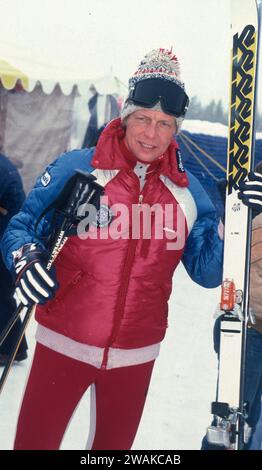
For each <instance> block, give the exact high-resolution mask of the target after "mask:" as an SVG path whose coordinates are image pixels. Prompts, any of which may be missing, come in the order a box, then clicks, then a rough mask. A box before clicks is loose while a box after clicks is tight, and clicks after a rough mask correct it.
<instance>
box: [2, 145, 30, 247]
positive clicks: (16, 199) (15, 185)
mask: <svg viewBox="0 0 262 470" xmlns="http://www.w3.org/2000/svg"><path fill="white" fill-rule="evenodd" d="M24 199H25V193H24V190H23V185H22V180H21V177H20V175H19V173H18V171H17V169H16V167H15V166H14V165H13V163H12V162H11V161H10V160H9V159H8V158H7V157H6V156H5V155H3V154H1V153H0V207H1V208H3V209H5V210H6V211H7V213H6V214H5V215H4V214H3V213H0V240H1V237H2V235H3V233H4V231H5V229H6V227H7V225H8V222H9V220H10V219H11V217H13V216H14V215H15V214H16V213H17V212H18V211H19V210H20V208H21V206H22V204H23V202H24Z"/></svg>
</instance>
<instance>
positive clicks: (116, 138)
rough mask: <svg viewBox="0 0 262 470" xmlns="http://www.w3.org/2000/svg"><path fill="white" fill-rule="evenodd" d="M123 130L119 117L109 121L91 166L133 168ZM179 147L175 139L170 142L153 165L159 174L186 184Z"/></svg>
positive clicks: (176, 182)
mask: <svg viewBox="0 0 262 470" xmlns="http://www.w3.org/2000/svg"><path fill="white" fill-rule="evenodd" d="M124 136H125V131H124V129H123V128H122V126H121V119H120V118H117V119H114V120H113V121H111V122H110V123H109V124H108V125H107V126H106V128H105V129H104V131H103V132H102V134H101V135H100V137H99V139H98V143H97V146H96V149H95V152H94V155H93V158H92V162H91V164H92V166H93V167H94V168H97V169H103V170H122V169H131V168H134V167H135V165H136V163H137V160H136V158H135V157H134V156H133V155H132V154H131V152H129V150H128V149H127V147H126V146H125V144H124ZM179 158H180V153H179V148H178V144H177V142H176V141H175V139H174V140H173V141H172V142H171V144H170V145H169V147H168V148H167V150H166V152H165V153H164V155H162V156H161V157H160V158H159V159H158V160H157V161H155V162H153V164H152V165H153V166H154V168H155V170H156V171H157V172H158V174H159V175H163V176H167V177H168V178H169V179H170V180H171V181H173V183H175V184H177V185H178V186H183V187H186V186H188V184H189V182H188V178H187V174H186V172H185V171H181V169H179V167H178V165H179V163H180V162H179Z"/></svg>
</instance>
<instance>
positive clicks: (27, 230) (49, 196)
mask: <svg viewBox="0 0 262 470" xmlns="http://www.w3.org/2000/svg"><path fill="white" fill-rule="evenodd" d="M93 152H94V149H85V150H73V151H71V152H68V153H64V154H62V155H61V156H59V157H58V159H56V160H55V161H54V162H53V163H52V164H50V165H49V166H48V167H47V169H46V170H45V171H44V173H43V175H41V176H39V177H38V179H37V181H36V184H35V187H34V188H33V189H32V191H31V192H30V193H29V195H28V197H27V199H26V201H25V204H24V206H23V208H22V210H21V211H20V212H19V213H18V214H17V215H16V216H14V217H13V218H12V220H11V221H10V223H9V225H8V228H7V230H6V233H5V235H4V237H3V241H2V253H3V257H4V260H5V263H6V265H7V267H8V269H10V270H11V269H12V266H13V260H12V252H13V251H15V250H17V249H18V248H20V247H21V246H23V245H24V244H26V243H37V244H39V245H41V246H42V247H43V248H44V247H45V244H46V241H47V239H48V236H49V234H50V231H51V227H50V220H51V218H52V211H51V212H50V213H48V214H46V215H45V216H44V217H43V218H42V220H41V221H40V223H39V225H38V227H37V231H35V222H36V220H37V219H38V217H39V215H40V214H41V213H42V212H44V211H45V209H46V208H47V207H48V206H49V205H50V204H51V203H52V202H53V201H54V200H55V199H56V197H57V195H58V194H59V193H60V192H61V191H62V189H63V187H64V185H65V183H66V182H67V181H68V179H69V178H70V177H71V176H72V175H73V174H74V173H75V171H76V169H79V170H82V171H86V172H93V171H94V167H92V165H91V160H92V157H93ZM187 176H188V179H189V187H188V189H189V191H190V193H191V195H192V198H193V200H194V202H195V204H196V208H197V218H196V221H195V222H194V225H193V228H192V230H191V233H190V235H189V237H188V239H187V242H186V247H185V251H184V254H183V257H182V262H183V264H184V266H185V268H186V270H187V272H188V274H189V276H190V277H191V278H192V280H193V281H195V282H196V283H198V284H200V285H201V286H203V287H207V288H212V287H217V286H218V285H219V284H220V283H221V280H222V257H223V242H222V241H221V240H220V238H219V236H218V233H217V226H218V219H217V214H216V211H215V208H214V206H213V204H212V202H211V200H210V199H209V197H208V195H207V194H206V192H205V190H204V189H203V187H202V186H201V184H200V183H199V181H198V180H197V179H196V178H195V177H194V176H193V175H192V174H190V173H189V172H187Z"/></svg>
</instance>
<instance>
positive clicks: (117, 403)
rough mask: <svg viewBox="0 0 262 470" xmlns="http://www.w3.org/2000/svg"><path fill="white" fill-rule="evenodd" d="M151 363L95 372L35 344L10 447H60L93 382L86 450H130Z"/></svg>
mask: <svg viewBox="0 0 262 470" xmlns="http://www.w3.org/2000/svg"><path fill="white" fill-rule="evenodd" d="M153 365H154V361H151V362H148V363H146V364H141V365H137V366H129V367H123V368H117V369H110V370H102V369H96V368H95V367H93V366H90V365H89V364H85V363H83V362H80V361H76V360H74V359H71V358H69V357H66V356H64V355H62V354H59V353H56V352H55V351H52V350H51V349H49V348H46V347H44V346H42V345H40V344H37V346H36V351H35V356H34V360H33V364H32V368H31V372H30V376H29V379H28V383H27V387H26V391H25V395H24V399H23V403H22V407H21V411H20V415H19V420H18V426H17V433H16V438H15V445H14V449H16V450H25V449H27V450H53V449H58V448H59V446H60V443H61V441H62V438H63V435H64V433H65V431H66V428H67V425H68V423H69V421H70V418H71V416H72V414H73V412H74V410H75V408H76V406H77V404H78V402H79V400H80V399H81V397H82V395H83V394H84V393H85V391H86V390H87V388H88V387H89V386H90V385H91V384H94V387H93V391H94V390H95V395H94V394H91V402H93V403H91V411H90V414H91V428H92V429H90V434H91V435H90V438H89V440H90V439H91V441H92V442H91V444H90V447H89V448H92V449H93V450H98V449H101V450H115V449H119V450H120V449H123V450H128V449H130V448H131V446H132V443H133V441H134V438H135V435H136V431H137V428H138V425H139V422H140V419H141V416H142V412H143V408H144V404H145V400H146V394H147V390H148V386H149V382H150V378H151V374H152V369H153ZM94 398H95V400H94ZM83 432H85V429H83ZM91 446H92V447H91Z"/></svg>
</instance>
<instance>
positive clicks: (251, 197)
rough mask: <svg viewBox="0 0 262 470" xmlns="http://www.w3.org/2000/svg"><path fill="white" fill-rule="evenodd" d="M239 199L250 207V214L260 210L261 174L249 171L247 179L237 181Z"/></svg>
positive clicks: (258, 212) (261, 207) (261, 196)
mask: <svg viewBox="0 0 262 470" xmlns="http://www.w3.org/2000/svg"><path fill="white" fill-rule="evenodd" d="M238 197H239V199H241V200H242V202H243V204H245V205H246V206H248V207H251V209H252V216H253V217H256V216H257V215H258V214H260V213H261V212H262V175H261V174H260V173H255V172H254V171H251V172H250V173H249V174H248V179H246V180H245V181H241V182H240V183H239V193H238Z"/></svg>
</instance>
